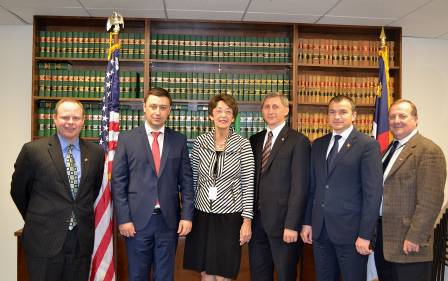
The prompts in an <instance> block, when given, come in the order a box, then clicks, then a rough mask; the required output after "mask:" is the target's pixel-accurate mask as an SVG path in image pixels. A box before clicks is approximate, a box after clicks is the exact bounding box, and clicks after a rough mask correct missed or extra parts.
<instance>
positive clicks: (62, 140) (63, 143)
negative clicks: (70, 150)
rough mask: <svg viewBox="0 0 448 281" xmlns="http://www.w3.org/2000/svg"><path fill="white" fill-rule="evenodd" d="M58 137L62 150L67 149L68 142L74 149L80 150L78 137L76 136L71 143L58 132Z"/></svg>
mask: <svg viewBox="0 0 448 281" xmlns="http://www.w3.org/2000/svg"><path fill="white" fill-rule="evenodd" d="M58 139H59V142H60V143H61V148H62V150H63V151H65V150H66V149H67V146H69V145H70V144H73V147H74V148H75V149H77V150H81V149H80V148H79V138H77V139H76V140H75V141H74V142H73V143H71V142H70V141H68V140H67V139H66V138H64V137H63V136H61V135H60V134H59V133H58Z"/></svg>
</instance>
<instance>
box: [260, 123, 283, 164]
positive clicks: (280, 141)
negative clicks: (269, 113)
mask: <svg viewBox="0 0 448 281" xmlns="http://www.w3.org/2000/svg"><path fill="white" fill-rule="evenodd" d="M288 129H289V128H288V127H287V126H284V127H283V129H282V130H281V131H280V133H279V134H278V136H277V139H276V140H275V143H274V146H272V150H271V153H269V158H268V163H266V170H267V169H268V168H269V166H270V165H271V163H272V161H273V160H274V158H275V156H276V155H277V153H278V151H279V150H280V148H281V147H282V145H283V143H284V142H285V140H286V138H287V137H288ZM263 142H264V138H263ZM262 150H263V149H262ZM262 154H263V152H262V153H261V155H262Z"/></svg>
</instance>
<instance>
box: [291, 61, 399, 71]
mask: <svg viewBox="0 0 448 281" xmlns="http://www.w3.org/2000/svg"><path fill="white" fill-rule="evenodd" d="M297 66H298V67H299V69H300V68H301V67H306V68H318V69H341V68H342V69H353V70H362V69H367V70H378V66H354V65H332V64H312V63H298V64H297ZM399 69H400V68H399V67H398V66H392V67H389V70H399Z"/></svg>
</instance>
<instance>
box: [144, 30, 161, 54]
mask: <svg viewBox="0 0 448 281" xmlns="http://www.w3.org/2000/svg"><path fill="white" fill-rule="evenodd" d="M139 47H140V46H139ZM159 51H160V42H159V34H157V33H151V45H150V53H149V54H150V58H151V59H159V56H160V54H159Z"/></svg>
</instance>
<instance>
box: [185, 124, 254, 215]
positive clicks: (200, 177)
mask: <svg viewBox="0 0 448 281" xmlns="http://www.w3.org/2000/svg"><path fill="white" fill-rule="evenodd" d="M230 130H231V132H230V134H229V138H228V140H227V144H226V147H225V149H224V151H223V152H222V153H221V154H220V156H219V157H217V153H216V151H215V138H214V134H215V131H214V129H213V130H212V131H211V132H208V133H205V134H203V135H200V136H199V137H198V138H197V139H196V141H195V143H194V145H193V150H192V152H191V166H192V169H193V182H194V190H195V207H196V209H198V210H201V211H203V212H206V213H215V214H224V213H236V212H241V213H242V216H243V217H245V218H250V219H251V218H252V217H253V200H254V169H255V168H254V166H255V164H254V156H253V153H252V149H251V146H250V143H249V140H247V139H245V138H243V137H241V136H240V135H238V134H236V133H235V132H234V131H233V129H230ZM216 161H217V163H216ZM215 164H217V173H216V176H215V173H214V168H215ZM213 186H216V187H217V198H216V200H213V201H210V200H209V189H210V188H211V187H213Z"/></svg>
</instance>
